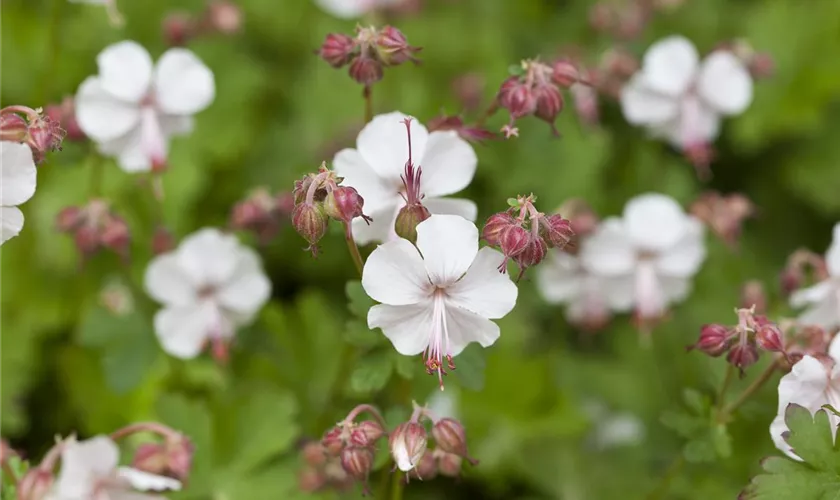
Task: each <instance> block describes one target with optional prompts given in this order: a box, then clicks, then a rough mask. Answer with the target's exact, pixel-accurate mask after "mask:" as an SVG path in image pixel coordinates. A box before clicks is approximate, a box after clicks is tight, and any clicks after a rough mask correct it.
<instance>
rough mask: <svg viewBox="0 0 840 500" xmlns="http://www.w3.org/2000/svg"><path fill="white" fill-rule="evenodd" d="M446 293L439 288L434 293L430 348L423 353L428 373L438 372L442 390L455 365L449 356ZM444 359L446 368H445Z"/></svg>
mask: <svg viewBox="0 0 840 500" xmlns="http://www.w3.org/2000/svg"><path fill="white" fill-rule="evenodd" d="M445 294H446V292H444V291H443V290H442V289H440V288H438V289H436V290H435V291H434V294H433V301H434V306H433V308H432V333H431V336H430V339H429V346H428V347H427V348H426V352H424V353H423V359H424V364H425V365H426V373H428V374H429V375H434V374H435V372H437V376H438V381H439V383H440V390H443V376H444V375H447V374H448V373H447V371H446V370H447V369H449V370H454V369H455V363H454V362H453V361H452V356H451V355H450V354H449V352H450V346H449V328H448V326H447V324H446V303H445V302H444V297H445ZM444 359H445V360H446V366H445V367H444V364H443V362H444Z"/></svg>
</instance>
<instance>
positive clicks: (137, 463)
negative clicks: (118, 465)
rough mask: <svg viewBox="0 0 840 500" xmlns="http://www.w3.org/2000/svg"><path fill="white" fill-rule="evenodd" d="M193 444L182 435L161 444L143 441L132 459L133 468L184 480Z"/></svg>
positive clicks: (187, 475) (187, 472)
mask: <svg viewBox="0 0 840 500" xmlns="http://www.w3.org/2000/svg"><path fill="white" fill-rule="evenodd" d="M193 451H194V448H193V445H192V442H190V440H189V439H187V438H186V437H185V436H183V435H178V436H173V437H170V438H168V439H167V440H166V442H165V443H163V444H157V443H144V444H141V445H140V446H139V447H138V448H137V452H136V453H135V454H134V459H133V460H132V467H134V468H135V469H139V470H142V471H144V472H148V473H150V474H157V475H162V476H169V477H172V478H175V479H177V480H179V481H186V480H187V478H188V477H189V475H190V469H191V468H192V456H193Z"/></svg>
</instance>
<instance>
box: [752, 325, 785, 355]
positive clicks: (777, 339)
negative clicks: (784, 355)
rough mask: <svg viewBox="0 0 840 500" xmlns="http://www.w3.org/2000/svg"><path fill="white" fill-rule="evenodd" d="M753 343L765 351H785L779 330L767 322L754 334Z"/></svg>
mask: <svg viewBox="0 0 840 500" xmlns="http://www.w3.org/2000/svg"><path fill="white" fill-rule="evenodd" d="M755 343H756V344H758V347H760V348H762V349H764V350H765V351H770V352H784V350H785V343H784V341H783V340H782V332H781V330H779V327H778V326H776V325H775V324H773V323H769V322H768V323H765V324H763V325H761V326H759V327H758V330H757V331H756V332H755Z"/></svg>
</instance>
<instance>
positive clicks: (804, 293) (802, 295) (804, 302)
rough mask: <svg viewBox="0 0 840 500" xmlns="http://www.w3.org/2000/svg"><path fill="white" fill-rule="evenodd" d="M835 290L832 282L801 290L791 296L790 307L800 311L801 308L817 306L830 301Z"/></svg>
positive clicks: (826, 281)
mask: <svg viewBox="0 0 840 500" xmlns="http://www.w3.org/2000/svg"><path fill="white" fill-rule="evenodd" d="M833 290H834V285H833V284H832V283H831V281H830V280H823V281H820V282H819V283H817V284H815V285H812V286H809V287H808V288H800V289H799V290H796V291H795V292H793V293H792V294H791V295H790V299H789V302H790V306H791V307H794V308H797V309H798V308H800V307H805V306H808V305H813V304H817V303H819V302H822V301H824V300H826V299H828V298H829V295H830V294H831V292H832V291H833Z"/></svg>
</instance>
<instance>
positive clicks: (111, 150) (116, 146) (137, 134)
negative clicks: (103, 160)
mask: <svg viewBox="0 0 840 500" xmlns="http://www.w3.org/2000/svg"><path fill="white" fill-rule="evenodd" d="M165 145H166V144H165V143H164V146H165ZM99 151H100V152H102V153H103V154H106V155H110V156H116V157H117V164H118V165H119V166H120V168H121V169H122V170H123V171H124V172H128V173H137V172H148V171H149V170H151V169H152V160H151V158H150V157H149V155H148V154H147V152H146V148H145V145H144V144H143V129H142V127H139V126H138V127H135V128H134V129H132V130H130V131H129V132H128V133H127V134H126V135H124V136H122V137H118V138H116V139H114V140H112V141H107V142H102V143H100V144H99Z"/></svg>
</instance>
